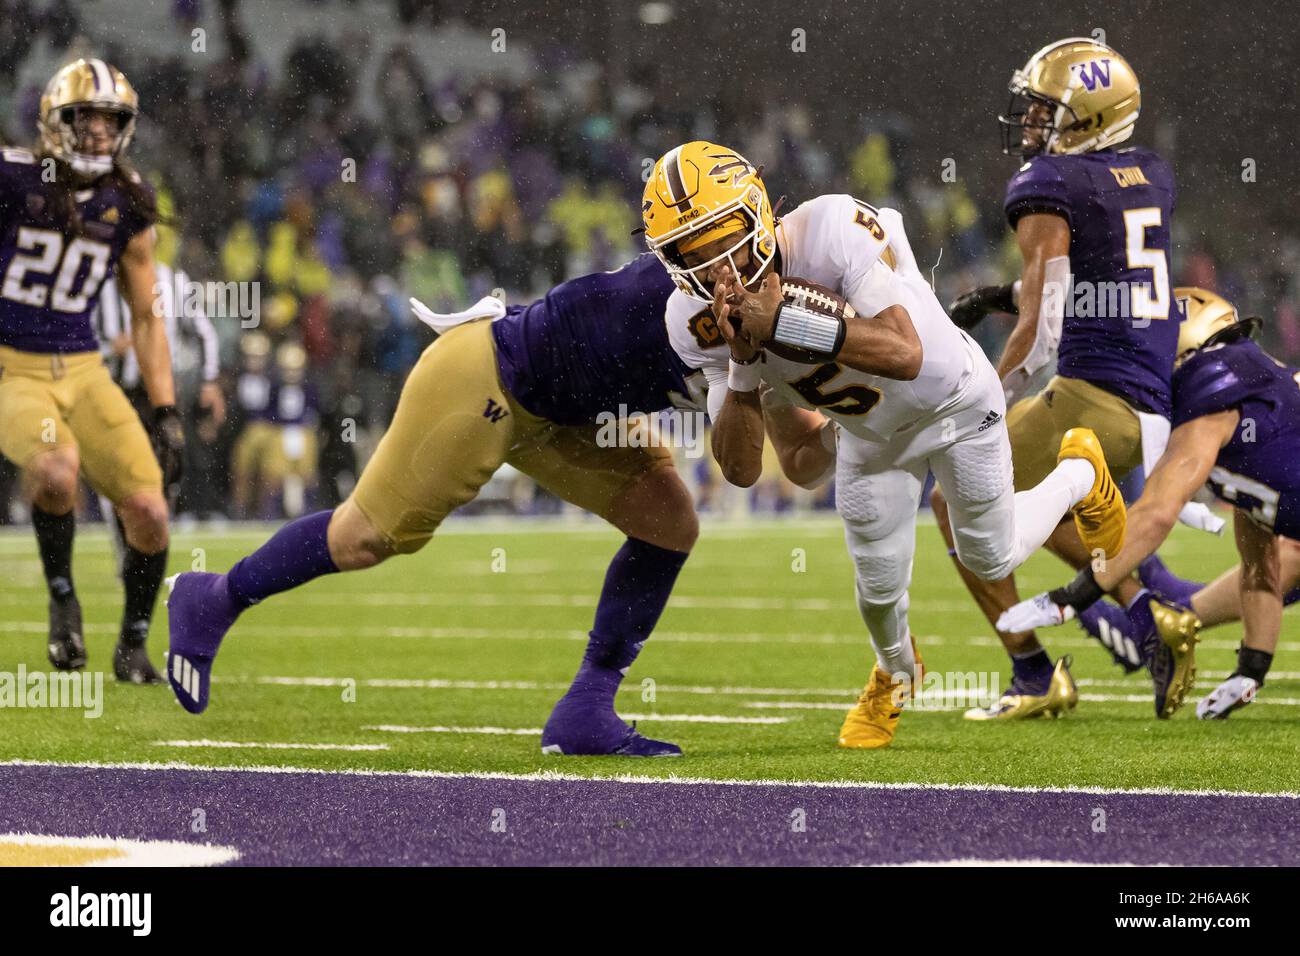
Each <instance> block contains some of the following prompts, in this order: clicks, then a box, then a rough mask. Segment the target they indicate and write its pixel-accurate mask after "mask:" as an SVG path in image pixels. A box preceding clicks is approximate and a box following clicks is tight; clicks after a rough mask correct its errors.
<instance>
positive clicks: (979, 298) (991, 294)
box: [948, 283, 1020, 331]
mask: <svg viewBox="0 0 1300 956" xmlns="http://www.w3.org/2000/svg"><path fill="white" fill-rule="evenodd" d="M1014 288H1015V284H1014V283H1007V284H1006V285H986V286H981V287H980V288H978V289H973V290H971V291H970V292H967V293H966V294H965V295H961V296H958V297H957V299H956V300H955V301H954V302H953V303H952V305H950V306H948V314H949V315H950V316H951V317H952V321H953V324H954V325H956V326H957V328H959V329H963V330H965V331H970V330H971V329H973V328H975V326H977V325H979V324H980V322H982V321H983V320H984V316H986V315H988V314H989V313H990V312H1007V313H1009V314H1011V315H1019V314H1020V310H1019V308H1017V306H1016V300H1015V294H1014V292H1013V290H1014Z"/></svg>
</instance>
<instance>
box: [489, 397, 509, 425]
mask: <svg viewBox="0 0 1300 956" xmlns="http://www.w3.org/2000/svg"><path fill="white" fill-rule="evenodd" d="M509 414H510V409H508V408H506V407H505V406H504V405H498V404H497V403H496V399H494V398H489V399H488V400H487V408H485V409H483V417H484V418H490V419H492V424H494V425H495V424H496V423H497V422H499V421H501V419H503V418H505V417H506V416H507V415H509Z"/></svg>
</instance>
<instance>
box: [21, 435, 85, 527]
mask: <svg viewBox="0 0 1300 956" xmlns="http://www.w3.org/2000/svg"><path fill="white" fill-rule="evenodd" d="M79 468H80V463H79V462H78V460H77V453H76V450H75V449H64V448H60V449H57V450H55V451H49V452H45V453H43V454H40V455H37V456H36V457H35V458H33V459H32V460H31V462H30V463H29V464H28V465H27V467H26V469H25V471H26V475H25V478H26V483H27V486H28V488H29V489H30V493H31V497H32V500H33V501H34V502H35V504H36V505H37V507H39V508H41V509H42V510H43V511H52V512H57V513H61V512H63V511H66V510H67V509H68V508H70V507H71V506H72V505H73V504H75V502H76V496H77V471H78V469H79Z"/></svg>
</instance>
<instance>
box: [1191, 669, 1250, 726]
mask: <svg viewBox="0 0 1300 956" xmlns="http://www.w3.org/2000/svg"><path fill="white" fill-rule="evenodd" d="M1258 690H1259V684H1258V683H1256V682H1255V679H1254V678H1253V677H1245V676H1243V675H1241V674H1233V675H1232V676H1231V677H1229V678H1228V679H1227V680H1225V681H1224V682H1223V683H1222V684H1220V685H1219V686H1218V687H1216V688H1214V690H1212V691H1210V693H1209V694H1208V695H1207V696H1206V697H1205V699H1204V700H1202V701H1201V702H1200V703H1199V704H1197V705H1196V716H1197V717H1198V718H1199V719H1201V720H1227V719H1228V715H1229V714H1231V713H1232V712H1233V711H1234V710H1240V709H1241V708H1243V707H1245V706H1246V705H1247V704H1249V703H1250V702H1251V701H1252V700H1254V699H1255V693H1256V692H1257V691H1258Z"/></svg>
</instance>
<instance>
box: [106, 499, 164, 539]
mask: <svg viewBox="0 0 1300 956" xmlns="http://www.w3.org/2000/svg"><path fill="white" fill-rule="evenodd" d="M116 507H117V512H118V514H119V515H120V516H121V518H122V526H123V528H125V530H126V541H127V544H129V545H130V546H131V547H133V548H135V549H136V550H137V551H141V552H143V553H144V554H157V553H158V552H159V551H161V550H162V549H163V548H165V547H167V543H168V534H167V501H166V499H164V498H163V496H162V495H161V494H160V493H158V492H156V491H144V492H140V493H138V494H134V495H131V496H130V497H128V498H126V499H124V500H123V501H121V502H119V503H118V504H117V505H116Z"/></svg>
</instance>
